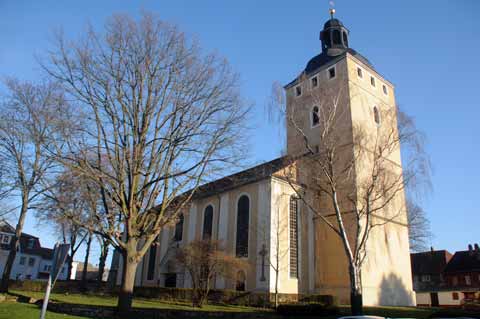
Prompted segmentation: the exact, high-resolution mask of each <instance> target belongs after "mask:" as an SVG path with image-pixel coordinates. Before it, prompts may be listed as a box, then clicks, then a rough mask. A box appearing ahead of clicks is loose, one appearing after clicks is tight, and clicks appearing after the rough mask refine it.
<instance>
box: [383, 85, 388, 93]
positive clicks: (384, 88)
mask: <svg viewBox="0 0 480 319" xmlns="http://www.w3.org/2000/svg"><path fill="white" fill-rule="evenodd" d="M382 89H383V94H385V95H388V89H387V86H386V85H385V84H384V85H383V86H382Z"/></svg>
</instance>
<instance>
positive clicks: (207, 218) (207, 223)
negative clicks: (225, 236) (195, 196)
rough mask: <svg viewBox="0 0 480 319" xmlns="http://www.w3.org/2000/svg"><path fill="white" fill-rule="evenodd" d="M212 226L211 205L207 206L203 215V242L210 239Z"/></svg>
mask: <svg viewBox="0 0 480 319" xmlns="http://www.w3.org/2000/svg"><path fill="white" fill-rule="evenodd" d="M212 225H213V207H212V205H208V206H207V207H206V208H205V212H204V214H203V234H202V239H203V240H208V239H210V238H212Z"/></svg>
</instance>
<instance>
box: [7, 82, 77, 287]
mask: <svg viewBox="0 0 480 319" xmlns="http://www.w3.org/2000/svg"><path fill="white" fill-rule="evenodd" d="M5 84H6V88H7V91H8V93H7V94H8V95H7V96H4V97H3V100H2V101H1V105H0V157H1V159H2V165H4V167H3V171H2V173H3V174H4V176H2V177H3V178H5V180H6V181H7V183H8V185H9V186H8V187H9V188H10V189H11V190H12V195H13V196H14V197H16V198H18V199H19V203H20V205H19V214H18V221H17V225H16V228H15V235H14V237H13V240H12V241H11V245H10V251H9V254H8V259H7V262H6V265H5V268H4V271H3V275H2V282H1V285H0V291H1V292H6V291H8V280H9V278H10V272H11V269H12V266H13V262H14V260H15V256H16V253H17V251H18V249H19V245H20V236H21V233H22V229H23V225H24V223H25V219H26V216H27V211H28V209H29V208H30V206H31V205H32V203H33V202H35V201H36V200H37V199H38V197H39V195H40V194H42V193H43V191H44V188H43V186H44V184H43V183H40V181H42V179H44V178H46V177H47V176H48V174H49V171H50V170H51V169H52V167H53V161H52V160H51V158H49V157H48V156H46V155H45V154H46V152H45V149H44V145H45V143H46V142H47V141H49V140H50V139H52V138H53V137H54V136H56V135H57V132H58V130H61V127H62V116H65V115H66V114H68V104H67V103H66V101H65V99H64V95H63V92H62V90H61V89H60V88H59V87H58V86H57V85H55V84H53V83H45V84H38V85H37V84H32V83H28V82H20V81H19V80H16V79H13V78H12V79H8V80H6V82H5ZM57 144H61V143H57ZM3 174H2V175H3Z"/></svg>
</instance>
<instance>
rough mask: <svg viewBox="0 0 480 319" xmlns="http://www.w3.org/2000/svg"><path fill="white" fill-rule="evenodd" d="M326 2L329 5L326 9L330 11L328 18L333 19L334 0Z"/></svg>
mask: <svg viewBox="0 0 480 319" xmlns="http://www.w3.org/2000/svg"><path fill="white" fill-rule="evenodd" d="M328 4H329V5H330V9H329V10H328V11H329V12H330V19H333V15H334V14H335V2H333V1H330V2H329V3H328Z"/></svg>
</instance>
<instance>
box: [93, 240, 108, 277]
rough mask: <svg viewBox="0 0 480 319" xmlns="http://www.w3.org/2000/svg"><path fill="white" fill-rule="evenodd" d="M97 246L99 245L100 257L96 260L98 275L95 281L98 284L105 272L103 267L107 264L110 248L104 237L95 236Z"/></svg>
mask: <svg viewBox="0 0 480 319" xmlns="http://www.w3.org/2000/svg"><path fill="white" fill-rule="evenodd" d="M96 238H97V241H98V244H99V245H100V257H99V259H98V275H97V281H98V283H99V284H101V283H102V282H103V274H104V272H105V265H106V262H107V257H108V252H109V248H110V242H109V240H108V239H106V238H105V237H102V236H99V235H97V236H96Z"/></svg>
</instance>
